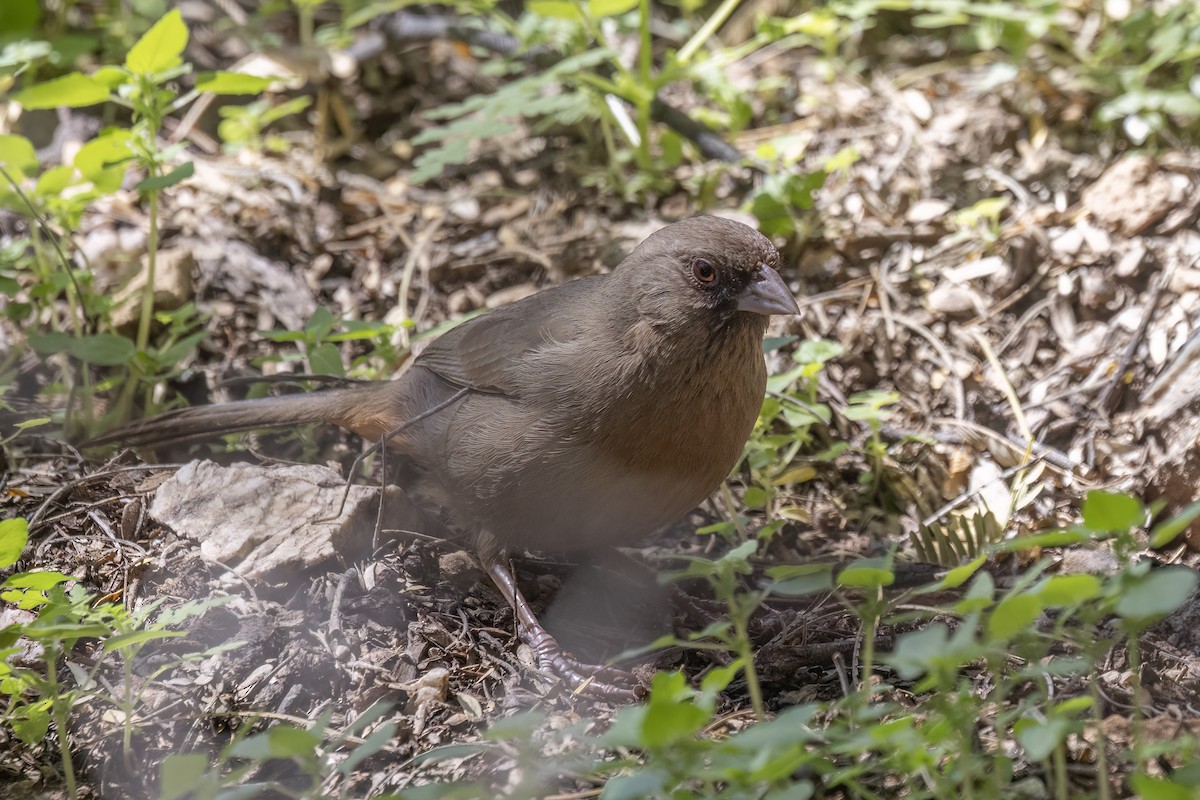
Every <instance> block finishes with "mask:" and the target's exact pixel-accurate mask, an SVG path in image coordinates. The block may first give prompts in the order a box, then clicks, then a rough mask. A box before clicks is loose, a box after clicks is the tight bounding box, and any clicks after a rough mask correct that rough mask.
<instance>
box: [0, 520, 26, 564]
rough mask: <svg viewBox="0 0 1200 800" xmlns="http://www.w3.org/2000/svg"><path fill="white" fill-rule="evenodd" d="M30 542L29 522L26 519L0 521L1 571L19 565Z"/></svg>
mask: <svg viewBox="0 0 1200 800" xmlns="http://www.w3.org/2000/svg"><path fill="white" fill-rule="evenodd" d="M28 542H29V522H28V521H26V519H25V518H24V517H15V518H14V519H4V520H0V569H5V568H6V567H11V566H12V565H13V564H15V563H17V559H19V558H20V557H21V553H23V552H24V551H25V545H26V544H27V543H28Z"/></svg>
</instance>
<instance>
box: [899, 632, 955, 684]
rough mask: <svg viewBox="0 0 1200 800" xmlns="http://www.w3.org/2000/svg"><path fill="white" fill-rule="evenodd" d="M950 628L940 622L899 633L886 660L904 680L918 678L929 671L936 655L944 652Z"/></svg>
mask: <svg viewBox="0 0 1200 800" xmlns="http://www.w3.org/2000/svg"><path fill="white" fill-rule="evenodd" d="M949 638H950V629H949V628H947V627H946V626H945V625H944V624H943V623H941V622H935V623H934V624H933V625H930V626H929V627H928V628H924V629H922V630H917V631H912V632H911V633H904V634H901V635H900V637H899V638H898V639H897V640H896V647H895V649H893V650H892V652H891V654H890V655H888V656H887V657H886V658H887V661H888V662H889V663H890V664H891V665H892V666H894V667H895V668H896V671H897V672H899V673H900V677H902V678H904V679H906V680H912V679H914V678H919V677H921V676H922V675H924V674H925V673H926V672H928V671H929V669H930V667H931V666H932V665H933V664H934V663H935V662H936V660H937V657H938V656H940V655H941V654H942V653H944V652H946V650H947V645H948V642H949Z"/></svg>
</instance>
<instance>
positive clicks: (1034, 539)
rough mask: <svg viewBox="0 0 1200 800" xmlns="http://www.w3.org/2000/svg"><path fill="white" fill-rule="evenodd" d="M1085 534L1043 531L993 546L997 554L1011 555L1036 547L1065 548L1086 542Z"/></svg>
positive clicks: (1071, 531)
mask: <svg viewBox="0 0 1200 800" xmlns="http://www.w3.org/2000/svg"><path fill="white" fill-rule="evenodd" d="M1087 538H1088V536H1087V533H1086V532H1084V531H1082V530H1078V529H1073V530H1066V531H1045V532H1043V533H1035V534H1033V535H1032V536H1018V537H1017V538H1015V539H1005V540H1004V541H1003V542H997V543H996V545H995V548H996V552H998V553H1013V552H1020V551H1022V550H1032V549H1034V548H1037V547H1067V546H1070V545H1073V544H1079V543H1080V542H1084V541H1087Z"/></svg>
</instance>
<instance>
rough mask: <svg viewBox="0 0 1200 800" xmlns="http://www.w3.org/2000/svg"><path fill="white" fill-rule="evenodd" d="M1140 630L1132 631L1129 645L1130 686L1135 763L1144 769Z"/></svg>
mask: <svg viewBox="0 0 1200 800" xmlns="http://www.w3.org/2000/svg"><path fill="white" fill-rule="evenodd" d="M1140 634H1141V631H1140V630H1134V631H1131V632H1130V636H1129V645H1128V647H1127V649H1128V652H1129V655H1128V658H1129V688H1130V689H1131V690H1132V691H1133V718H1132V723H1133V725H1132V727H1133V763H1134V768H1135V769H1136V770H1139V771H1140V770H1141V769H1142V757H1141V749H1142V679H1141V675H1140V674H1139V673H1140V672H1141V667H1142V649H1141V643H1140V642H1139V641H1138V636H1139V635H1140Z"/></svg>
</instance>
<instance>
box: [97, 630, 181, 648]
mask: <svg viewBox="0 0 1200 800" xmlns="http://www.w3.org/2000/svg"><path fill="white" fill-rule="evenodd" d="M180 636H187V631H162V630H157V631H156V630H142V631H134V632H133V633H122V634H119V635H117V636H110V637H109V638H107V639H105V640H104V652H106V653H111V652H113V651H114V650H121V649H124V648H126V647H130V646H131V645H135V644H141V643H142V642H152V641H154V640H155V639H175V638H177V637H180Z"/></svg>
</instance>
